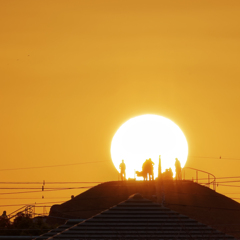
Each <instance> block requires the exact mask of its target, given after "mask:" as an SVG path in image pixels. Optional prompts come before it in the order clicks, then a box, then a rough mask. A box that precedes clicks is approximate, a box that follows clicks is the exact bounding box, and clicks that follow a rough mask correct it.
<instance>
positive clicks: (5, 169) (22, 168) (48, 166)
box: [0, 160, 109, 171]
mask: <svg viewBox="0 0 240 240" xmlns="http://www.w3.org/2000/svg"><path fill="white" fill-rule="evenodd" d="M108 161H109V160H104V161H94V162H81V163H68V164H58V165H46V166H37V167H21V168H4V169H0V171H13V170H28V169H38V168H52V167H65V166H74V165H82V164H91V163H102V162H108Z"/></svg>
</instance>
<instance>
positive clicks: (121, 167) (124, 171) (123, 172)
mask: <svg viewBox="0 0 240 240" xmlns="http://www.w3.org/2000/svg"><path fill="white" fill-rule="evenodd" d="M119 168H120V170H121V171H120V175H121V180H122V181H123V180H126V165H125V163H124V160H122V162H121V163H120V165H119Z"/></svg>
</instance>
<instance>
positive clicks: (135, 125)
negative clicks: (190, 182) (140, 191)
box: [111, 114, 188, 179]
mask: <svg viewBox="0 0 240 240" xmlns="http://www.w3.org/2000/svg"><path fill="white" fill-rule="evenodd" d="M159 155H161V162H162V164H161V165H162V172H164V171H165V169H167V168H172V171H173V172H174V175H175V158H178V159H179V161H180V162H181V167H184V165H185V163H186V161H187V156H188V144H187V140H186V138H185V136H184V134H183V132H182V131H181V129H180V128H179V127H178V126H177V125H176V124H175V123H174V122H172V121H171V120H169V119H167V118H165V117H161V116H158V115H152V114H146V115H142V116H138V117H134V118H131V119H130V120H128V121H127V122H125V123H124V124H123V125H122V126H121V127H120V128H119V129H118V130H117V132H116V134H115V135H114V137H113V139H112V144H111V156H112V161H113V164H114V166H115V168H116V169H117V170H118V171H119V165H120V163H121V161H122V160H124V162H125V164H126V177H127V178H134V175H135V174H134V173H135V171H142V164H143V163H144V161H145V160H146V159H149V158H151V159H152V161H153V162H154V163H155V165H154V178H156V177H157V176H158V159H159ZM140 179H141V178H140Z"/></svg>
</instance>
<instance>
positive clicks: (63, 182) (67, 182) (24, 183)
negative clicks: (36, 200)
mask: <svg viewBox="0 0 240 240" xmlns="http://www.w3.org/2000/svg"><path fill="white" fill-rule="evenodd" d="M92 183H103V182H45V184H92ZM0 184H43V182H0Z"/></svg>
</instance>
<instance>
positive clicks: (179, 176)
mask: <svg viewBox="0 0 240 240" xmlns="http://www.w3.org/2000/svg"><path fill="white" fill-rule="evenodd" d="M175 170H176V180H182V168H181V163H180V161H179V160H178V159H177V158H175Z"/></svg>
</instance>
